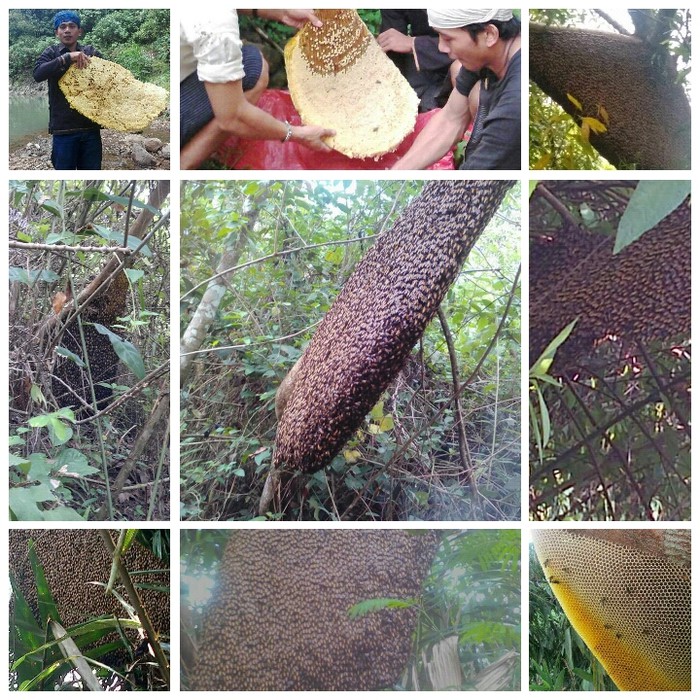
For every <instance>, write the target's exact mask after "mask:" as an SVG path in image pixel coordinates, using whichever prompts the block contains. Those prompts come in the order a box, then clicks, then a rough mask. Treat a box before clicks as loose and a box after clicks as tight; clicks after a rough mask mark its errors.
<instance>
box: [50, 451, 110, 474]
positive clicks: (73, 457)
mask: <svg viewBox="0 0 700 700" xmlns="http://www.w3.org/2000/svg"><path fill="white" fill-rule="evenodd" d="M99 471H100V470H99V469H97V468H96V467H91V466H90V465H89V464H88V459H87V457H86V456H85V455H84V454H83V453H82V452H79V451H78V450H76V449H74V448H72V447H69V448H67V449H65V450H63V451H62V452H61V453H60V454H59V455H58V457H56V472H55V474H56V476H73V477H81V476H89V475H91V474H96V473H97V472H99Z"/></svg>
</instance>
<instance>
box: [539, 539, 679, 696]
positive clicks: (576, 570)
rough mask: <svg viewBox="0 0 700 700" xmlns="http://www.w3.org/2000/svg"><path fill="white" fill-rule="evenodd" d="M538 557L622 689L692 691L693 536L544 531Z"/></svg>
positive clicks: (575, 621) (577, 626)
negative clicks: (691, 571)
mask: <svg viewBox="0 0 700 700" xmlns="http://www.w3.org/2000/svg"><path fill="white" fill-rule="evenodd" d="M533 541H534V545H535V551H536V553H537V557H538V559H539V561H540V564H541V565H542V569H543V570H544V573H545V576H546V578H547V581H548V582H549V585H550V586H551V588H552V591H553V592H554V594H555V596H556V597H557V599H558V600H559V602H560V603H561V606H562V608H563V609H564V612H565V613H566V615H567V617H568V618H569V620H570V621H571V624H572V625H573V627H574V628H575V629H576V631H577V632H578V633H579V634H580V635H581V637H582V639H583V640H584V641H585V642H586V644H587V645H588V647H589V648H590V649H591V651H592V652H593V654H595V656H596V657H597V658H598V659H599V661H600V662H601V663H602V664H603V666H604V667H605V669H606V671H607V672H608V673H609V674H610V677H611V678H612V679H613V681H614V682H615V683H616V685H617V686H618V687H619V688H620V689H621V690H690V647H691V625H690V620H691V609H690V599H691V594H690V568H691V567H690V531H689V530H631V531H630V530H604V529H601V530H561V529H556V530H554V529H552V530H537V531H534V532H533Z"/></svg>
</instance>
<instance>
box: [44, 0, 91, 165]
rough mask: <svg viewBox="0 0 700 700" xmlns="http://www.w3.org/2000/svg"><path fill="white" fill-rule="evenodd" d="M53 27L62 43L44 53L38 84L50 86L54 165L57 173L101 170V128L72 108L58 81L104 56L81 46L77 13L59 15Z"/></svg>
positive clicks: (62, 11) (62, 12)
mask: <svg viewBox="0 0 700 700" xmlns="http://www.w3.org/2000/svg"><path fill="white" fill-rule="evenodd" d="M53 26H54V31H55V32H56V37H57V38H58V40H59V41H60V42H61V43H60V44H59V45H58V46H56V45H53V46H49V47H48V48H46V49H44V51H43V52H42V54H41V56H39V58H38V59H37V62H36V65H35V66H34V80H36V81H37V82H38V83H40V82H42V81H44V80H48V82H49V133H50V134H52V135H53V148H52V150H51V162H52V163H53V167H54V169H55V170H100V169H101V167H102V138H101V136H100V126H99V124H96V123H95V122H93V121H92V120H91V119H88V118H87V117H84V116H83V115H82V114H80V112H77V111H76V110H74V109H73V108H72V107H71V106H70V105H69V104H68V100H67V99H66V96H65V95H64V94H63V92H62V91H61V88H60V87H59V85H58V81H59V79H60V78H61V77H62V76H63V74H64V73H65V72H66V71H67V70H68V69H69V68H70V67H71V66H72V65H73V64H75V65H76V67H77V68H85V67H86V66H87V65H88V63H89V62H90V56H97V57H99V58H101V57H102V56H101V55H100V53H99V52H98V51H97V50H96V49H95V48H94V47H93V46H82V45H80V44H79V43H78V39H79V38H80V37H81V36H82V34H83V30H82V29H81V28H80V16H79V15H78V13H77V12H73V11H72V10H61V11H60V12H57V13H56V15H55V17H54V19H53Z"/></svg>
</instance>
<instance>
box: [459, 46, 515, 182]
mask: <svg viewBox="0 0 700 700" xmlns="http://www.w3.org/2000/svg"><path fill="white" fill-rule="evenodd" d="M477 82H479V77H478V76H476V75H475V74H474V73H472V72H470V71H468V70H466V69H464V68H462V69H461V70H460V71H459V74H458V76H457V82H456V88H457V91H458V92H459V93H460V94H461V95H464V96H465V97H468V96H469V93H470V91H471V89H472V88H473V87H474V85H476V83H477ZM520 90H521V83H520V51H518V52H517V53H516V54H515V55H514V56H513V58H511V60H510V63H509V64H508V68H506V72H505V75H504V76H503V78H502V79H501V80H496V79H495V76H494V75H493V74H491V75H490V77H484V78H481V91H480V93H479V109H478V113H477V114H476V115H475V117H474V125H473V127H472V134H471V137H470V138H469V141H468V143H467V149H466V152H465V156H464V162H463V163H462V165H461V166H460V170H519V169H520Z"/></svg>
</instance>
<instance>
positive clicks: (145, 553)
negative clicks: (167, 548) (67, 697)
mask: <svg viewBox="0 0 700 700" xmlns="http://www.w3.org/2000/svg"><path fill="white" fill-rule="evenodd" d="M116 537H117V535H116V533H114V532H113V533H112V540H113V541H116ZM30 539H31V540H32V541H33V542H34V545H35V549H36V553H37V557H38V559H39V562H40V563H41V564H42V566H43V568H44V573H45V574H46V580H47V582H48V585H49V589H50V590H51V593H52V595H53V597H54V600H55V601H56V605H57V607H58V612H59V614H60V616H61V621H62V622H63V624H64V626H66V627H71V626H73V625H77V624H80V623H82V622H85V621H86V620H88V619H90V618H92V617H98V616H101V615H116V616H117V617H124V616H125V615H126V613H125V610H124V608H123V606H122V605H121V604H120V603H119V601H118V600H117V599H116V598H115V597H114V596H113V595H111V594H110V595H107V594H106V593H105V589H104V587H102V586H98V585H95V584H94V583H92V582H94V581H99V582H102V583H107V581H108V580H109V574H110V570H111V567H112V557H111V555H110V554H109V553H108V552H107V549H106V547H105V543H104V542H103V541H102V538H101V537H100V534H99V533H98V532H97V531H96V530H77V529H71V530H16V529H12V530H10V534H9V560H10V573H11V574H12V575H13V576H14V578H15V581H16V582H17V584H18V585H19V586H20V588H21V590H22V593H23V594H24V597H25V598H26V599H27V602H28V603H29V605H30V606H31V607H32V609H33V611H34V614H35V616H36V617H37V618H38V600H37V591H36V586H35V583H34V580H35V579H34V573H33V571H32V567H31V563H30V561H29V557H28V555H27V552H28V547H29V540H30ZM123 559H124V564H125V566H126V568H127V570H128V571H129V572H135V571H149V572H150V571H154V570H165V569H168V568H169V567H168V564H167V563H164V562H162V561H160V560H159V559H158V558H157V557H156V556H155V555H154V554H153V553H152V552H151V551H150V550H148V549H147V548H146V547H143V546H142V545H141V544H139V543H138V542H134V543H133V544H132V546H131V547H130V549H129V551H128V552H127V553H126V555H125V556H124V558H123ZM169 578H170V577H169V573H168V571H160V572H154V573H147V574H139V575H135V576H133V580H134V583H135V584H136V586H137V588H138V587H139V584H154V585H159V586H166V587H167V586H169ZM115 590H116V591H117V592H118V593H120V594H121V595H122V597H124V598H125V599H126V600H128V595H127V594H126V591H125V589H124V588H123V586H121V584H118V585H117V586H115ZM138 590H139V595H140V596H141V601H142V603H143V605H144V608H145V609H146V611H147V612H148V614H149V617H150V619H151V622H152V623H153V626H154V628H155V629H156V631H158V632H159V633H160V634H163V635H166V636H167V635H169V633H170V598H169V596H168V595H167V593H163V592H160V591H157V590H154V589H152V588H149V587H146V588H138ZM126 635H127V636H128V637H130V638H131V640H132V642H137V641H138V640H137V639H136V636H135V635H136V631H135V630H126Z"/></svg>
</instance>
